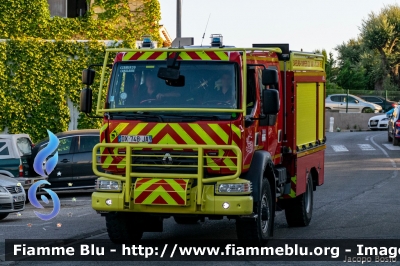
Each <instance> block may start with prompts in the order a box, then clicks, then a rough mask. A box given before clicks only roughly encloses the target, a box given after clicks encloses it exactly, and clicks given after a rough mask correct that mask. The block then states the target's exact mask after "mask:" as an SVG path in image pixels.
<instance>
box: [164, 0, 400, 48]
mask: <svg viewBox="0 0 400 266" xmlns="http://www.w3.org/2000/svg"><path fill="white" fill-rule="evenodd" d="M159 2H160V5H161V21H160V24H163V25H164V26H165V27H166V29H167V31H168V33H169V35H170V36H171V38H172V39H175V37H176V2H177V1H176V0H159ZM393 4H400V0H302V1H300V0H284V1H271V0H245V1H241V0H199V1H195V0H182V29H181V32H182V37H194V43H195V44H200V43H201V42H202V37H203V33H204V32H205V37H204V41H203V45H204V44H209V43H210V35H211V34H214V33H216V34H222V35H223V40H224V44H225V45H233V46H236V47H251V46H252V44H253V43H289V49H290V50H295V51H299V50H301V49H303V51H306V52H313V51H315V50H317V49H318V50H322V49H325V50H326V51H327V52H328V53H329V52H332V53H333V54H334V55H336V52H335V51H334V48H335V47H336V46H338V45H340V44H342V43H346V42H347V41H348V40H350V39H352V38H357V36H358V35H359V34H360V30H359V28H360V26H361V25H362V21H363V19H367V18H368V14H370V13H371V12H375V13H379V12H380V10H381V9H382V8H383V7H384V6H387V5H393ZM208 18H210V19H209V22H208V26H207V29H206V25H207V20H208Z"/></svg>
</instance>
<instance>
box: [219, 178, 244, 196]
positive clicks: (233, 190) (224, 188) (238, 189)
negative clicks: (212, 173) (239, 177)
mask: <svg viewBox="0 0 400 266" xmlns="http://www.w3.org/2000/svg"><path fill="white" fill-rule="evenodd" d="M243 181H244V182H242V183H236V182H235V183H217V185H216V186H215V194H225V195H226V194H230V195H233V194H236V195H241V194H250V193H251V191H252V188H251V182H250V181H247V180H243ZM246 181H247V182H246Z"/></svg>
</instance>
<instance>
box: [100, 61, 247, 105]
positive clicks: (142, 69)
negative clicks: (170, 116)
mask: <svg viewBox="0 0 400 266" xmlns="http://www.w3.org/2000/svg"><path fill="white" fill-rule="evenodd" d="M179 64H180V67H179V71H180V75H181V76H183V77H184V84H181V86H169V85H167V84H166V83H167V82H166V81H165V80H163V79H160V78H158V77H157V73H158V70H159V68H160V67H166V64H165V61H163V62H155V61H147V62H119V63H117V64H116V65H115V66H114V70H113V76H112V77H111V82H110V87H109V92H108V95H107V105H108V108H109V109H113V108H143V109H144V110H145V109H146V108H160V107H162V108H166V110H167V109H168V108H195V109H196V111H198V110H199V109H201V108H218V109H237V108H238V107H239V104H238V101H239V94H238V82H239V81H238V78H237V74H236V73H237V67H236V64H235V63H231V62H215V61H213V62H209V61H208V62H205V61H202V62H199V61H182V62H179Z"/></svg>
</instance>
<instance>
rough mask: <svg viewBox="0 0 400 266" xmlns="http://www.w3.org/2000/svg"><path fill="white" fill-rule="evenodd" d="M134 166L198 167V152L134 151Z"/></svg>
mask: <svg viewBox="0 0 400 266" xmlns="http://www.w3.org/2000/svg"><path fill="white" fill-rule="evenodd" d="M132 153H133V156H132V164H134V165H137V166H139V165H141V164H147V165H148V164H151V165H154V166H156V165H171V166H174V165H197V152H173V151H171V152H166V151H134V152H132Z"/></svg>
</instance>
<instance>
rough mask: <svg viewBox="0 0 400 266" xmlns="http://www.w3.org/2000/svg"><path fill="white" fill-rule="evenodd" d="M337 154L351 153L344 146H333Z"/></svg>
mask: <svg viewBox="0 0 400 266" xmlns="http://www.w3.org/2000/svg"><path fill="white" fill-rule="evenodd" d="M331 147H332V149H333V150H334V151H335V152H341V151H349V150H348V149H347V148H346V147H345V146H344V145H331Z"/></svg>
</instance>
